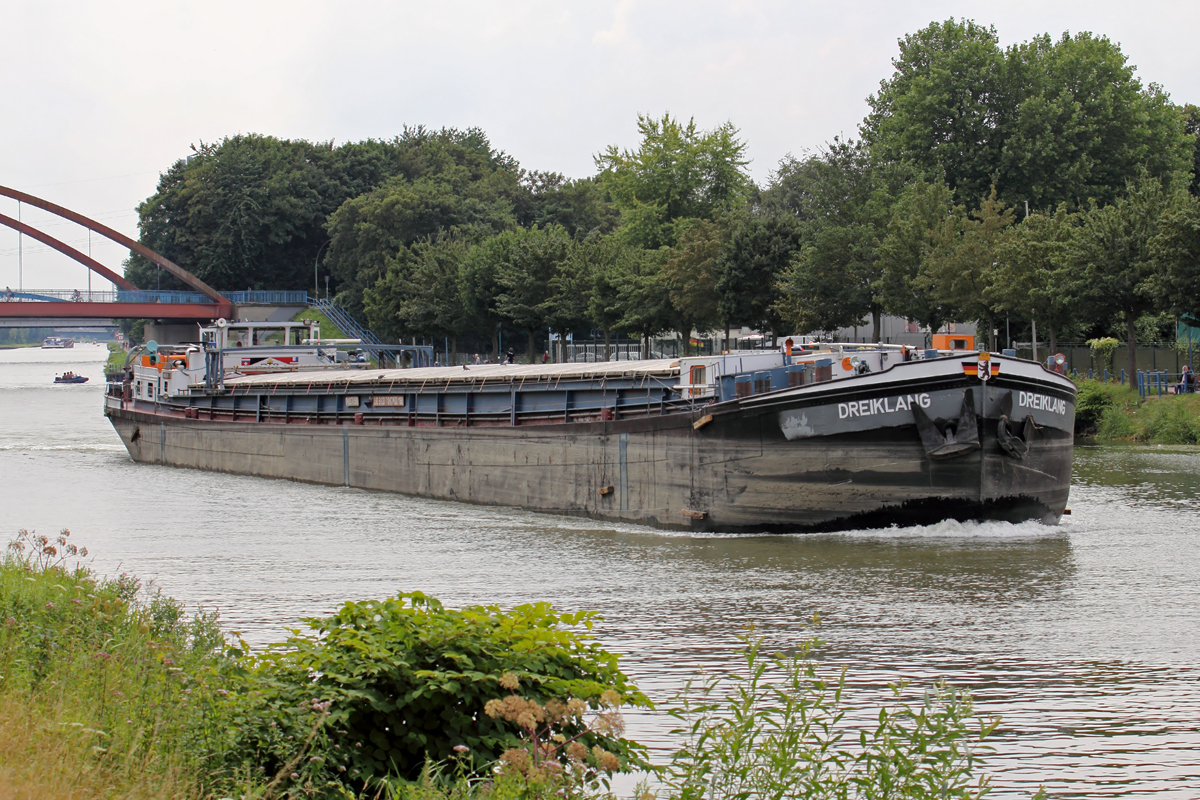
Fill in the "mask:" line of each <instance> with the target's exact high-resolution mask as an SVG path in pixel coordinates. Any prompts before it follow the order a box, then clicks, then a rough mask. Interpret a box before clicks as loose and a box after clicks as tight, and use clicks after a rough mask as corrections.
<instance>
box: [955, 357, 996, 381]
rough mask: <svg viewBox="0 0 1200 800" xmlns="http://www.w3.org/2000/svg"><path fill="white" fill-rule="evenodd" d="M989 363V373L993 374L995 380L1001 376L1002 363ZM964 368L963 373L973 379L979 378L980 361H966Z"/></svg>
mask: <svg viewBox="0 0 1200 800" xmlns="http://www.w3.org/2000/svg"><path fill="white" fill-rule="evenodd" d="M988 363H989V366H990V369H989V371H990V372H991V373H992V377H993V378H994V377H996V376H997V375H999V374H1000V363H999V362H997V361H990V362H988ZM962 367H963V372H964V373H966V374H967V375H970V376H971V377H972V378H978V377H979V362H978V361H964V362H963V365H962Z"/></svg>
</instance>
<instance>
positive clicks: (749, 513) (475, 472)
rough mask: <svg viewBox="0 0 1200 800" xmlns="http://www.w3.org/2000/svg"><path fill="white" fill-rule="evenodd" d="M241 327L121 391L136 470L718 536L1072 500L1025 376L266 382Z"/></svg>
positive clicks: (874, 372) (114, 386) (970, 371)
mask: <svg viewBox="0 0 1200 800" xmlns="http://www.w3.org/2000/svg"><path fill="white" fill-rule="evenodd" d="M236 330H237V326H236V325H229V326H227V327H226V328H224V329H222V331H224V335H219V334H214V333H213V332H212V331H211V330H208V331H204V332H202V336H201V342H199V343H197V344H194V345H180V346H173V347H169V348H162V349H160V350H159V351H158V352H156V353H153V354H150V353H146V354H140V355H138V356H137V357H136V358H135V359H134V361H133V363H132V364H131V365H130V369H129V370H128V374H127V376H126V378H125V380H123V381H121V382H114V383H111V384H109V387H108V392H107V396H106V402H105V413H106V415H107V416H108V417H109V419H110V421H111V422H112V424H113V426H114V428H115V429H116V430H117V432H118V434H119V435H120V437H121V440H122V441H123V442H124V443H125V446H126V448H127V449H128V451H129V453H130V455H131V456H132V457H133V458H134V459H135V460H137V461H140V462H146V463H156V464H167V465H173V466H180V467H193V468H198V469H210V470H218V471H223V472H231V473H237V474H244V475H254V476H261V477H273V478H288V479H293V480H300V481H311V482H316V483H325V484H340V485H346V486H354V487H361V488H365V489H376V490H386V491H396V492H403V493H406V494H412V495H418V496H423V497H431V498H438V499H445V500H458V501H464V502H471V503H480V504H488V505H505V506H515V507H519V508H524V509H530V510H534V511H543V512H552V513H560V514H572V515H580V516H587V517H592V518H596V519H608V520H622V521H628V522H635V523H641V524H647V525H654V526H659V527H666V528H681V529H692V530H713V531H779V532H803V531H819V530H838V529H849V528H858V527H876V526H885V525H892V524H900V525H908V524H921V523H931V522H935V521H939V520H942V519H948V518H953V519H963V520H965V519H1005V520H1012V521H1018V520H1026V519H1037V520H1041V521H1044V522H1056V521H1057V520H1058V519H1059V517H1060V516H1061V514H1062V513H1063V510H1064V508H1065V506H1066V502H1067V495H1068V490H1069V483H1070V475H1071V456H1072V429H1073V424H1074V413H1075V387H1074V384H1073V383H1071V381H1070V380H1068V379H1067V378H1066V377H1065V376H1063V375H1060V374H1057V373H1055V372H1051V371H1049V370H1047V369H1045V368H1043V367H1042V366H1041V365H1039V364H1035V363H1033V362H1029V361H1024V360H1020V359H1015V358H1000V357H993V356H989V355H988V354H986V353H984V354H976V353H969V354H962V353H955V354H952V355H946V354H942V353H938V352H937V351H925V352H921V353H918V354H917V355H918V356H920V357H918V358H916V359H914V360H905V359H906V358H907V357H908V356H907V355H906V352H905V351H904V350H903V349H902V348H899V347H886V346H862V345H859V346H851V345H830V346H826V347H824V349H820V350H812V351H801V352H799V353H797V354H795V355H792V356H788V355H786V354H784V353H781V352H763V351H754V352H744V353H731V354H727V355H720V356H705V357H697V358H680V359H660V360H647V361H620V362H600V363H595V362H593V363H578V364H576V363H567V364H535V365H503V364H496V365H476V366H469V367H467V368H463V367H424V368H410V369H366V368H361V367H362V366H363V365H355V364H352V363H348V362H347V361H346V360H345V359H339V357H338V356H337V355H336V354H333V355H331V353H330V351H329V349H328V348H325V349H322V348H320V347H319V346H318V347H317V348H316V350H315V351H314V352H313V353H311V354H310V355H304V354H303V353H302V352H301V351H302V350H304V348H305V347H309V348H312V347H313V345H312V343H311V340H309V344H307V345H306V344H300V345H291V344H284V345H280V346H278V347H269V348H261V349H260V350H259V351H258V352H256V353H255V354H254V358H257V359H259V360H258V361H255V362H254V364H257V365H264V364H265V366H259V367H258V368H257V374H250V371H249V370H245V369H244V368H243V367H242V366H241V364H242V362H244V361H250V358H249V352H248V351H246V350H245V349H244V348H243V349H241V351H240V352H233V351H235V350H238V348H228V347H226V346H225V344H227V343H228V341H229V340H230V334H231V333H233V332H235V331H236ZM289 341H290V340H289ZM318 341H319V340H318ZM268 350H269V351H270V352H266V351H268ZM231 352H232V355H231ZM292 358H294V359H296V360H294V361H289V360H288V359H292ZM264 359H269V362H266V361H264ZM313 360H324V363H323V364H315V363H306V362H309V361H313ZM851 409H854V410H853V411H851Z"/></svg>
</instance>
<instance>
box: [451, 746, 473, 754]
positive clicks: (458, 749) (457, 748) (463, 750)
mask: <svg viewBox="0 0 1200 800" xmlns="http://www.w3.org/2000/svg"><path fill="white" fill-rule="evenodd" d="M453 750H454V752H456V753H469V752H471V748H469V747H467V746H466V745H465V744H456V745H454V748H453Z"/></svg>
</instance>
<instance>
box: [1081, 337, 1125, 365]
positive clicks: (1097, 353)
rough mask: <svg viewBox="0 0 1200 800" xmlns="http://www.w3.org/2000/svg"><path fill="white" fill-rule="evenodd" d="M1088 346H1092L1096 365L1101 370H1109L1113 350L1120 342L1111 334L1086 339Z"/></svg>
mask: <svg viewBox="0 0 1200 800" xmlns="http://www.w3.org/2000/svg"><path fill="white" fill-rule="evenodd" d="M1088 346H1089V347H1091V348H1092V356H1093V357H1094V358H1095V359H1096V366H1097V367H1098V368H1099V369H1101V370H1105V369H1107V370H1111V369H1112V355H1113V351H1114V350H1116V349H1117V348H1118V347H1120V346H1121V343H1120V342H1118V341H1117V340H1116V339H1114V338H1112V337H1111V336H1104V337H1101V338H1099V339H1088Z"/></svg>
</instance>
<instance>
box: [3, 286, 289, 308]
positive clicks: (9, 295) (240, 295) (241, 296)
mask: <svg viewBox="0 0 1200 800" xmlns="http://www.w3.org/2000/svg"><path fill="white" fill-rule="evenodd" d="M225 296H226V297H228V298H229V299H230V300H231V301H232V302H234V303H243V304H245V303H263V304H266V305H296V306H307V305H308V292H290V291H289V292H268V291H246V292H225ZM18 301H19V302H30V301H33V302H39V303H166V304H175V305H181V304H188V305H191V304H195V303H212V302H213V301H212V300H211V299H209V298H207V297H205V296H204V295H202V294H200V293H198V292H165V291H153V290H138V291H127V290H124V289H118V290H116V291H111V290H110V291H103V292H100V291H93V292H89V291H87V290H86V289H25V290H24V291H17V290H15V289H12V290H8V291H4V290H0V302H18Z"/></svg>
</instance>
